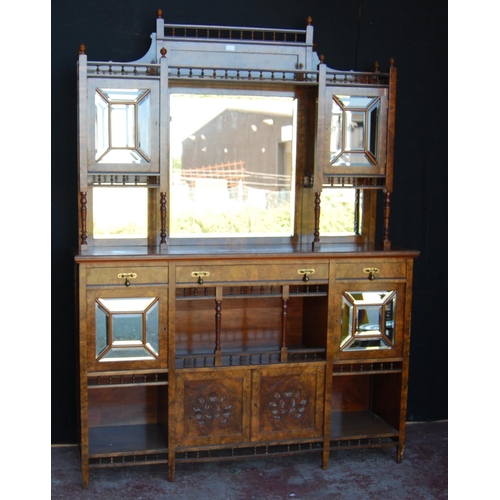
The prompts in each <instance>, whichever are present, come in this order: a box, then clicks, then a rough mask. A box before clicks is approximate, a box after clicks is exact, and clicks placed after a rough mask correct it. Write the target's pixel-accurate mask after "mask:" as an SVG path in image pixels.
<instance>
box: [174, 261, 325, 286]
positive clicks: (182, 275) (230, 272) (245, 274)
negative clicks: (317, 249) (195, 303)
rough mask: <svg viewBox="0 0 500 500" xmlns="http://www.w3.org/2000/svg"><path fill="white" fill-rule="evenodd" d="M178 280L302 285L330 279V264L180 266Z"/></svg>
mask: <svg viewBox="0 0 500 500" xmlns="http://www.w3.org/2000/svg"><path fill="white" fill-rule="evenodd" d="M175 275H176V281H177V283H179V284H182V285H186V284H202V283H203V284H207V285H209V284H212V285H214V284H218V283H246V282H294V281H297V282H300V281H311V282H314V281H318V280H327V279H328V263H327V262H321V263H318V262H316V263H314V262H313V263H311V262H305V263H297V264H276V265H274V264H252V265H237V264H235V265H220V266H214V265H208V266H207V265H204V264H203V263H201V264H196V265H189V266H178V267H177V268H176V272H175Z"/></svg>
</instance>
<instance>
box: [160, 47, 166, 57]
mask: <svg viewBox="0 0 500 500" xmlns="http://www.w3.org/2000/svg"><path fill="white" fill-rule="evenodd" d="M160 54H161V57H165V55H166V54H167V49H166V48H165V47H162V48H161V49H160Z"/></svg>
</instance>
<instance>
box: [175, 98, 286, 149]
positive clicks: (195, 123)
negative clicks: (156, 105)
mask: <svg viewBox="0 0 500 500" xmlns="http://www.w3.org/2000/svg"><path fill="white" fill-rule="evenodd" d="M227 108H231V109H240V110H250V111H262V112H270V113H279V114H283V115H288V116H292V115H293V110H294V99H293V98H291V97H261V96H259V97H249V96H247V97H241V96H232V97H231V96H218V95H196V94H172V95H171V96H170V116H171V121H170V148H171V152H170V153H171V156H172V158H178V157H180V156H181V153H182V141H183V140H184V139H185V138H186V137H188V136H189V135H191V134H192V133H193V132H196V131H197V130H198V129H200V128H201V127H202V126H203V125H205V124H206V123H208V122H209V121H210V120H212V119H213V118H215V117H216V116H217V115H219V114H220V113H222V111H224V110H225V109H227Z"/></svg>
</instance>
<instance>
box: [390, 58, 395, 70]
mask: <svg viewBox="0 0 500 500" xmlns="http://www.w3.org/2000/svg"><path fill="white" fill-rule="evenodd" d="M394 64H395V61H394V57H391V58H390V59H389V66H390V67H391V68H393V67H394Z"/></svg>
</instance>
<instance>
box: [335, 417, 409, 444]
mask: <svg viewBox="0 0 500 500" xmlns="http://www.w3.org/2000/svg"><path fill="white" fill-rule="evenodd" d="M398 438H399V432H398V430H397V429H395V428H394V427H393V426H392V425H389V424H388V423H387V422H385V421H384V420H383V419H382V418H380V417H379V416H378V415H376V414H375V413H373V412H371V411H349V412H333V413H332V417H331V428H330V449H334V448H367V447H378V446H395V445H397V444H398Z"/></svg>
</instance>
